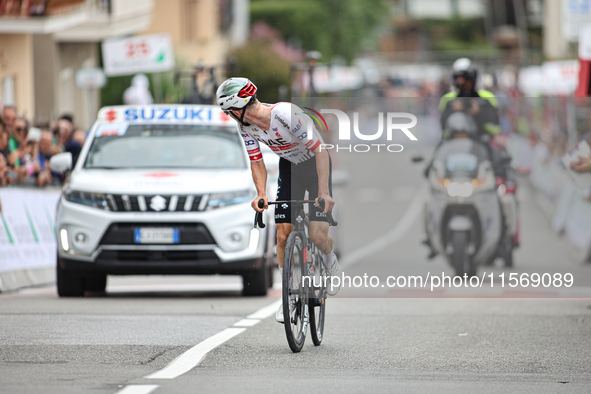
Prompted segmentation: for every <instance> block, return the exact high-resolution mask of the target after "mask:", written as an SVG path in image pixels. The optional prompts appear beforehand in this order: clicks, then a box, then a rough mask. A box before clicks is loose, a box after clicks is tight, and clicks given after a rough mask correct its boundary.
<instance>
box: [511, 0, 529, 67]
mask: <svg viewBox="0 0 591 394" xmlns="http://www.w3.org/2000/svg"><path fill="white" fill-rule="evenodd" d="M513 10H514V12H515V23H516V25H517V26H518V27H519V30H521V34H520V35H519V46H520V56H519V57H520V59H521V62H522V63H524V62H525V60H526V58H527V53H526V52H527V46H528V37H527V17H526V9H525V3H524V2H523V0H513Z"/></svg>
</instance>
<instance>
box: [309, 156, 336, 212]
mask: <svg viewBox="0 0 591 394" xmlns="http://www.w3.org/2000/svg"><path fill="white" fill-rule="evenodd" d="M313 153H314V156H315V157H316V171H317V172H318V197H317V198H316V204H318V198H319V197H322V198H324V201H325V202H326V203H325V205H324V211H323V212H322V213H323V214H326V213H327V212H330V211H332V208H333V207H334V200H333V199H332V196H331V195H330V194H329V189H328V180H329V177H330V159H329V157H328V152H327V151H326V149H324V150H322V149H321V147H320V146H319V147H318V148H316V149H315V150H314V151H313Z"/></svg>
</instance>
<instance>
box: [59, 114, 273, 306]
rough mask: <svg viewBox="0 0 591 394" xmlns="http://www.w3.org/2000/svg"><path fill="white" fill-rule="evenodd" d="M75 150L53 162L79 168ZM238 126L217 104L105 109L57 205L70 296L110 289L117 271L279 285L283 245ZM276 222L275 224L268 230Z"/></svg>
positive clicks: (65, 292) (62, 281)
mask: <svg viewBox="0 0 591 394" xmlns="http://www.w3.org/2000/svg"><path fill="white" fill-rule="evenodd" d="M70 163H71V155H70V154H69V153H63V154H60V155H56V156H55V157H54V158H52V162H51V165H52V168H53V169H54V170H59V171H64V170H69V169H70V168H71V164H70ZM255 196H256V192H255V188H254V184H253V182H252V176H251V174H250V168H249V166H248V157H247V154H246V151H245V149H244V148H243V143H242V139H241V138H240V135H239V134H238V130H237V128H236V125H235V122H234V121H233V120H232V119H230V118H229V117H227V116H226V115H225V114H224V113H223V112H222V111H221V110H220V109H219V108H218V107H215V106H193V105H151V106H145V107H140V106H119V107H107V108H103V109H101V110H100V112H99V114H98V120H97V122H96V123H95V124H94V126H93V127H92V129H91V131H90V134H89V136H88V138H87V141H86V143H85V144H84V147H83V149H82V152H81V153H80V156H79V159H78V161H77V163H76V164H75V166H74V168H73V170H72V172H71V174H70V177H69V181H68V183H67V184H66V186H65V187H64V192H63V195H62V197H61V199H60V202H59V205H58V210H57V219H56V221H57V223H56V231H57V233H58V256H57V288H58V293H59V295H60V296H82V295H84V292H85V291H102V290H104V289H105V288H106V283H107V275H136V274H137V275H143V274H177V275H178V274H229V275H242V277H243V284H244V290H243V294H245V295H264V294H266V292H267V288H269V287H270V286H271V285H272V264H273V263H272V261H273V258H272V257H273V245H272V244H273V243H272V242H270V237H271V234H269V233H268V232H267V231H266V230H261V229H255V228H254V227H253V223H254V211H253V209H252V208H251V206H250V202H251V201H252V200H253V199H254V197H255ZM267 228H269V227H267Z"/></svg>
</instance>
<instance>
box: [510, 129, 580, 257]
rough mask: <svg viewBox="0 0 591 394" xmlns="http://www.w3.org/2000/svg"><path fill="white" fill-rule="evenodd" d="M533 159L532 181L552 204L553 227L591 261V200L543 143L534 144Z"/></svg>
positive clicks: (531, 166) (531, 154)
mask: <svg viewBox="0 0 591 394" xmlns="http://www.w3.org/2000/svg"><path fill="white" fill-rule="evenodd" d="M515 138H519V137H515ZM530 158H531V165H530V173H529V180H530V182H531V184H532V185H533V187H534V188H535V189H536V190H537V191H538V192H539V193H541V194H542V195H543V196H545V197H546V198H547V200H550V201H551V203H552V217H551V224H552V228H553V229H554V230H555V231H556V232H557V233H558V234H564V235H565V236H566V237H567V238H568V240H569V241H570V242H571V243H572V245H573V246H575V247H576V248H577V249H578V250H579V251H580V252H581V260H583V261H585V262H589V261H591V202H589V201H587V200H586V199H585V197H584V194H583V191H582V190H580V189H579V188H578V187H577V186H576V185H575V183H574V181H573V180H572V178H571V177H570V175H569V174H568V171H567V169H566V168H564V166H563V165H562V163H561V161H560V158H559V157H556V156H555V155H553V154H552V152H550V151H549V150H548V148H547V147H546V146H545V145H544V144H543V143H538V144H537V145H536V146H534V147H531V152H530ZM589 176H591V174H590V175H589Z"/></svg>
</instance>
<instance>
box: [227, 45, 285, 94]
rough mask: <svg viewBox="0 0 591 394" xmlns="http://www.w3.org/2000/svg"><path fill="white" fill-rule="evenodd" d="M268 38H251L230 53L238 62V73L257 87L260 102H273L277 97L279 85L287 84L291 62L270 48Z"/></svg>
mask: <svg viewBox="0 0 591 394" xmlns="http://www.w3.org/2000/svg"><path fill="white" fill-rule="evenodd" d="M269 46H270V42H269V41H268V40H261V39H259V40H251V41H250V42H249V43H248V44H246V45H245V46H243V47H242V48H239V49H237V50H235V51H234V52H233V53H232V54H231V55H232V57H233V58H234V59H235V60H236V62H237V64H238V74H237V75H236V76H243V77H246V78H248V79H250V80H251V81H252V82H253V83H254V84H255V85H256V86H257V88H258V93H257V97H258V99H259V100H260V101H261V102H267V103H274V102H277V101H278V99H279V97H278V96H279V93H278V92H279V86H281V85H285V86H289V69H290V67H291V63H290V62H289V61H288V60H285V59H282V58H281V57H279V56H278V55H277V54H276V53H275V52H274V51H272V50H271V49H270V48H269Z"/></svg>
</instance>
